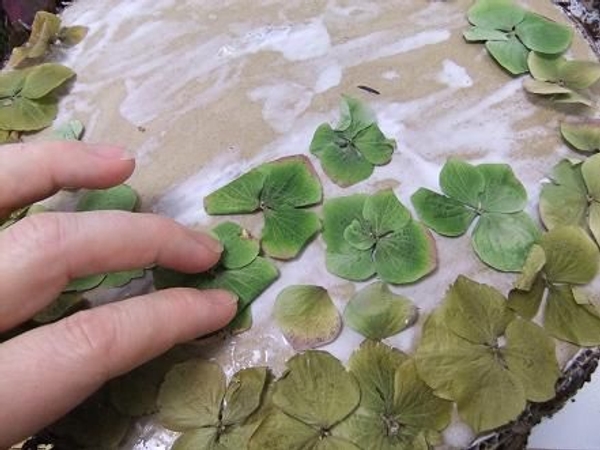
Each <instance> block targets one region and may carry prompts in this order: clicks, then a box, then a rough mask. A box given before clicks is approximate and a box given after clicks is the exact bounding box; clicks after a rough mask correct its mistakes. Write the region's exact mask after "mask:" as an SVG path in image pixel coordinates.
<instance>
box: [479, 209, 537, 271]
mask: <svg viewBox="0 0 600 450" xmlns="http://www.w3.org/2000/svg"><path fill="white" fill-rule="evenodd" d="M539 235H540V231H539V229H538V227H537V226H536V224H535V223H534V222H533V220H532V219H531V217H529V215H527V214H526V213H524V212H520V213H515V214H498V213H485V214H483V215H482V216H481V218H480V219H479V222H477V226H476V227H475V230H474V231H473V249H474V250H475V253H477V256H479V258H480V259H481V260H482V261H483V262H484V263H486V264H488V265H490V266H491V267H493V268H494V269H497V270H501V271H504V272H518V271H520V270H521V268H522V267H523V264H525V260H526V258H527V255H528V254H529V250H530V249H531V246H532V245H533V244H534V243H535V242H536V241H537V240H538V238H539Z"/></svg>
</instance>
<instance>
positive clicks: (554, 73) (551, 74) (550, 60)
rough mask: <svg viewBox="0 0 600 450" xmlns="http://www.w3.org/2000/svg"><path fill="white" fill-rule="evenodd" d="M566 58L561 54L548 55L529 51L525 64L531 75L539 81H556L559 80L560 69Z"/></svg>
mask: <svg viewBox="0 0 600 450" xmlns="http://www.w3.org/2000/svg"><path fill="white" fill-rule="evenodd" d="M565 62H566V60H565V58H564V57H563V56H561V55H548V54H544V53H538V52H530V53H529V56H528V57H527V64H528V65H529V71H530V72H531V76H532V77H533V78H535V79H536V80H539V81H550V82H553V83H554V82H557V81H559V80H560V78H561V77H560V71H561V68H562V66H563V65H564V64H565Z"/></svg>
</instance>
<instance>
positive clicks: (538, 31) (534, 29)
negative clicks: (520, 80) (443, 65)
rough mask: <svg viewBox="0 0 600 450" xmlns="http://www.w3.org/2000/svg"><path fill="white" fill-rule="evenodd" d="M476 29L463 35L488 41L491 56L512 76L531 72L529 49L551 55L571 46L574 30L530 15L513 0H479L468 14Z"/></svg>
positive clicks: (537, 15)
mask: <svg viewBox="0 0 600 450" xmlns="http://www.w3.org/2000/svg"><path fill="white" fill-rule="evenodd" d="M468 19H469V22H470V23H471V24H472V25H473V27H472V28H471V29H469V30H467V31H465V32H464V34H463V35H464V38H465V39H466V40H467V41H469V42H485V47H486V49H487V51H488V52H489V54H490V55H492V57H493V58H494V59H495V60H496V62H497V63H498V64H500V66H502V67H503V68H504V69H506V70H507V71H508V72H510V73H511V74H513V75H520V74H523V73H526V72H527V71H528V70H529V67H528V65H527V57H528V55H529V52H530V50H533V51H535V52H539V53H545V54H550V55H555V54H560V53H563V52H564V51H565V50H567V49H568V48H569V46H570V45H571V40H572V38H573V32H572V30H571V28H569V27H567V26H565V25H561V24H558V23H556V22H553V21H551V20H550V19H547V18H546V17H543V16H541V15H539V14H535V13H532V12H529V11H527V10H525V9H523V8H521V7H520V6H518V5H516V4H515V3H514V2H513V1H512V0H477V2H476V3H475V4H474V5H473V6H472V7H471V8H470V9H469V11H468Z"/></svg>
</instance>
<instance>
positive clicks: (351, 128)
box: [337, 95, 376, 137]
mask: <svg viewBox="0 0 600 450" xmlns="http://www.w3.org/2000/svg"><path fill="white" fill-rule="evenodd" d="M375 121H376V117H375V113H374V112H373V110H371V108H369V107H368V106H367V105H365V104H364V103H363V102H361V101H360V100H358V99H355V98H352V97H350V96H348V95H342V100H341V102H340V122H339V124H338V126H337V130H339V131H343V132H345V133H346V134H347V135H348V136H350V137H354V136H356V134H358V133H359V132H361V131H363V130H364V129H366V128H368V127H370V126H371V125H373V124H374V123H375Z"/></svg>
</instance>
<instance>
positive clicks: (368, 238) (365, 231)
mask: <svg viewBox="0 0 600 450" xmlns="http://www.w3.org/2000/svg"><path fill="white" fill-rule="evenodd" d="M344 239H345V240H346V241H347V242H348V243H349V244H350V245H351V246H352V247H354V248H355V249H357V250H361V251H362V250H369V249H370V248H373V246H374V245H375V243H376V242H377V239H376V236H375V233H374V232H373V231H372V230H371V227H370V226H369V225H368V224H367V223H366V222H364V221H360V220H358V219H354V220H353V221H352V223H351V224H350V225H348V227H347V228H346V229H345V230H344Z"/></svg>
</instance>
